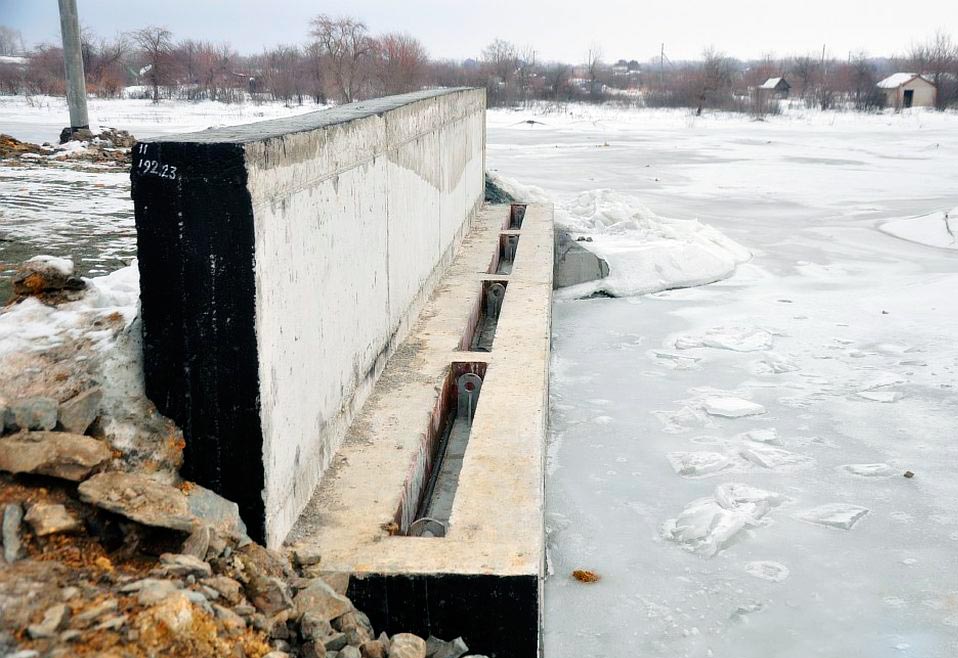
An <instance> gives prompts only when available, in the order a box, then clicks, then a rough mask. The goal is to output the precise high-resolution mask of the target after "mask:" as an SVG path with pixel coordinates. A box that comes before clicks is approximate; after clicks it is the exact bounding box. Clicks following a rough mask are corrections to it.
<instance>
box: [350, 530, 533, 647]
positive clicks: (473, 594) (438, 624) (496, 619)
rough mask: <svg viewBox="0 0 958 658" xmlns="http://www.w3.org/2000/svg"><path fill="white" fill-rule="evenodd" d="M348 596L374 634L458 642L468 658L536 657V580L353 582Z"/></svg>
mask: <svg viewBox="0 0 958 658" xmlns="http://www.w3.org/2000/svg"><path fill="white" fill-rule="evenodd" d="M436 541H437V542H441V541H442V540H441V539H439V540H436ZM436 550H442V548H441V547H440V546H437V547H436ZM347 595H348V596H349V598H350V599H351V600H352V602H353V603H354V604H355V605H356V607H357V608H358V609H360V610H362V611H363V612H365V613H366V614H367V615H369V619H370V621H371V622H372V624H373V628H374V629H375V630H376V632H377V633H379V632H381V631H385V632H386V633H387V634H389V635H392V634H393V633H415V634H416V635H419V636H420V637H423V638H426V637H429V636H430V635H434V636H435V637H438V638H440V639H442V640H452V639H454V638H457V637H462V639H463V640H465V642H466V644H467V645H468V646H469V653H470V654H480V655H484V656H489V658H536V657H537V656H538V655H539V579H538V577H537V576H531V575H530V576H494V575H459V574H426V575H422V574H417V575H405V574H403V575H366V576H353V577H352V578H351V579H350V582H349V591H348V592H347Z"/></svg>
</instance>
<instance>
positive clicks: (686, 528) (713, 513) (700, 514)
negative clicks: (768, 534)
mask: <svg viewBox="0 0 958 658" xmlns="http://www.w3.org/2000/svg"><path fill="white" fill-rule="evenodd" d="M783 502H785V497H784V496H782V495H781V494H777V493H774V492H771V491H765V490H764V489H757V488H755V487H750V486H748V485H745V484H738V483H727V484H720V485H719V486H717V487H716V488H715V493H714V494H713V495H712V496H709V497H706V498H699V499H697V500H693V501H692V502H691V503H689V504H688V505H686V506H685V509H684V510H682V513H681V514H679V516H678V517H677V518H674V519H669V520H668V521H666V522H665V523H664V524H663V526H662V535H663V536H664V537H665V538H666V539H668V540H670V541H674V542H676V543H678V544H679V545H681V546H682V548H684V549H685V550H687V551H690V552H693V553H699V554H702V555H706V556H709V557H711V556H713V555H715V554H717V553H718V552H719V551H721V550H723V549H725V548H727V547H728V546H730V545H731V544H732V542H733V541H734V540H735V538H736V536H737V535H738V534H739V533H740V532H741V531H742V530H744V529H745V528H748V527H756V526H759V525H762V523H763V518H764V517H765V515H766V514H768V512H769V511H770V510H771V509H772V508H773V507H777V506H779V505H781V504H782V503H783Z"/></svg>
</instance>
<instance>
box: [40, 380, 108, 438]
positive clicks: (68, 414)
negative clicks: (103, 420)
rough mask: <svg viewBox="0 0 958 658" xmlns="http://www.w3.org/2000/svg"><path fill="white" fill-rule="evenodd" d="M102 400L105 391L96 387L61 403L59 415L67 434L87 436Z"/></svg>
mask: <svg viewBox="0 0 958 658" xmlns="http://www.w3.org/2000/svg"><path fill="white" fill-rule="evenodd" d="M102 400H103V390H102V389H100V388H99V387H95V388H91V389H88V390H86V391H84V392H82V393H80V394H79V395H75V396H73V397H72V398H70V399H69V400H67V401H66V402H61V403H60V408H59V413H58V418H59V421H60V425H61V426H62V427H63V429H64V430H66V431H67V432H72V433H74V434H86V431H87V430H88V429H89V428H90V425H92V424H93V421H94V420H96V417H97V415H98V413H99V410H100V402H101V401H102ZM46 429H53V428H52V427H51V428H46Z"/></svg>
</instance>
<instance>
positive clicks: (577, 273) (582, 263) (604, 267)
mask: <svg viewBox="0 0 958 658" xmlns="http://www.w3.org/2000/svg"><path fill="white" fill-rule="evenodd" d="M589 241H591V240H589ZM553 260H554V263H553V264H554V275H553V281H552V287H553V288H556V289H558V288H564V287H566V286H574V285H578V284H580V283H587V282H589V281H597V280H599V279H604V278H605V277H607V276H609V264H608V263H607V262H606V261H605V260H604V259H602V258H600V257H598V256H596V255H595V254H594V253H592V252H591V251H589V250H588V249H586V248H585V247H583V246H582V245H579V244H576V241H574V240H573V239H572V236H570V235H569V234H568V233H567V232H566V231H562V230H557V231H556V232H555V245H554V252H553Z"/></svg>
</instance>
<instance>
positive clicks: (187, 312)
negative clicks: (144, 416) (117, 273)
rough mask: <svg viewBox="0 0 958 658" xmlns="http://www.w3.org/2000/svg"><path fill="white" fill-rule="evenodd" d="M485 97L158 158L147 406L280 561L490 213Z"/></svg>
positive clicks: (362, 106)
mask: <svg viewBox="0 0 958 658" xmlns="http://www.w3.org/2000/svg"><path fill="white" fill-rule="evenodd" d="M484 158H485V92H484V90H476V89H452V90H442V91H429V92H417V93H414V94H406V95H403V96H393V97H389V98H384V99H377V100H374V101H367V102H361V103H353V104H350V105H344V106H341V107H339V108H335V109H331V110H326V111H322V112H316V113H310V114H306V115H301V116H298V117H293V118H289V119H278V120H273V121H264V122H260V123H255V124H250V125H246V126H237V127H232V128H218V129H212V130H207V131H203V132H200V133H193V134H188V135H174V136H168V137H162V138H158V139H155V140H146V141H143V142H140V143H138V144H137V145H136V146H135V147H134V157H133V167H132V171H131V179H132V191H133V200H134V207H135V213H136V228H137V250H138V257H139V270H140V299H141V317H142V323H143V350H144V371H145V377H146V392H147V395H148V396H149V397H150V399H151V400H153V402H154V403H155V404H156V405H157V408H158V409H159V411H160V413H162V414H164V415H166V416H169V417H170V418H172V419H173V420H174V421H175V422H176V423H177V424H178V425H179V426H180V427H181V428H182V429H183V432H184V434H185V436H186V451H185V464H184V475H185V476H186V477H188V478H190V479H193V480H195V481H197V482H199V483H200V484H203V485H205V486H208V487H210V488H211V489H213V490H214V491H217V492H218V493H220V494H222V495H223V496H226V497H227V498H229V499H231V500H234V501H236V502H237V503H238V504H239V506H240V510H241V513H242V515H243V518H244V520H245V521H246V523H247V526H248V527H249V531H250V534H251V536H253V537H254V538H256V539H258V540H261V541H264V540H265V541H266V542H267V544H268V545H271V546H276V545H278V544H280V543H281V542H282V540H283V538H284V537H285V535H286V533H287V532H288V530H289V528H290V527H291V526H292V524H293V523H294V522H295V520H296V517H297V516H298V514H299V513H300V511H301V510H302V508H303V507H304V506H305V504H306V502H307V501H308V499H309V497H310V495H311V494H312V491H313V488H314V487H315V486H316V484H317V483H318V482H319V479H320V477H321V476H322V474H323V472H324V470H325V469H326V467H327V466H328V465H329V462H330V460H331V458H332V456H333V454H334V453H335V451H336V448H337V447H338V445H339V442H340V441H341V440H342V437H343V435H344V433H345V430H346V427H347V426H348V424H349V422H350V421H351V420H352V418H353V416H354V414H355V412H356V411H357V410H358V409H359V408H360V407H361V405H362V403H363V402H364V400H365V399H366V397H367V395H368V394H369V392H370V391H371V389H372V386H373V384H374V383H375V381H376V378H377V377H378V375H379V373H380V372H381V371H382V368H383V367H384V365H385V362H386V359H387V358H388V356H389V355H390V354H391V352H392V350H393V349H394V348H395V347H396V346H397V345H398V344H399V342H400V341H401V340H402V338H403V337H404V336H405V334H406V332H407V330H408V327H409V324H410V321H411V320H413V319H414V318H415V316H416V314H417V313H418V310H419V308H420V307H421V306H422V304H423V302H424V301H425V299H426V298H428V296H429V294H430V293H431V291H432V289H433V287H434V286H435V284H436V282H437V281H438V278H439V276H440V275H441V273H442V271H443V269H444V268H445V266H446V265H447V264H448V263H449V262H450V261H451V259H452V257H453V256H454V255H455V252H456V249H457V247H458V244H459V243H460V241H461V239H462V237H463V235H464V234H465V232H466V230H467V229H468V226H469V224H470V221H471V219H472V218H473V217H474V215H475V213H476V211H477V210H478V208H479V206H480V205H481V203H482V197H483V173H484Z"/></svg>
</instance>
